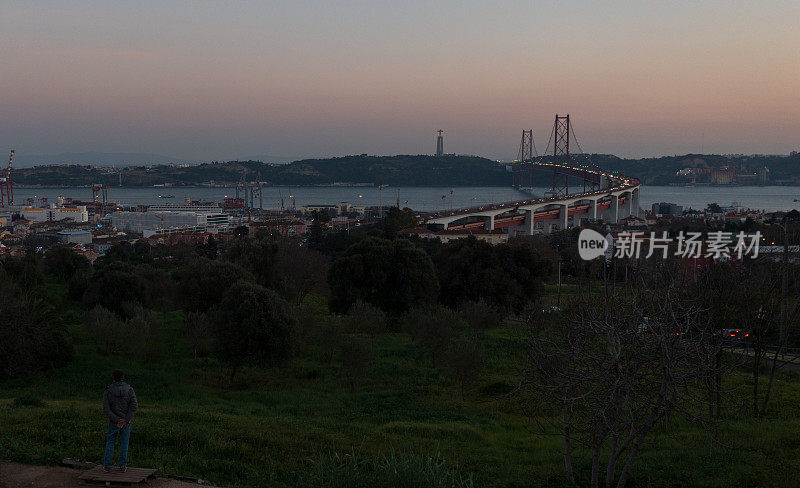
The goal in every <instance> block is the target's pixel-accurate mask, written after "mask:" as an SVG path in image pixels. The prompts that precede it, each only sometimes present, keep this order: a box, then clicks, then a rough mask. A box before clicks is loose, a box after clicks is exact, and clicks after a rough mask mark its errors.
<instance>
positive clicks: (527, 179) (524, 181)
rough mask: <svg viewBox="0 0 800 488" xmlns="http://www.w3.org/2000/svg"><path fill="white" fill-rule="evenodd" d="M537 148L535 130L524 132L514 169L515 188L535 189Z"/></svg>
mask: <svg viewBox="0 0 800 488" xmlns="http://www.w3.org/2000/svg"><path fill="white" fill-rule="evenodd" d="M535 153H536V146H535V145H534V143H533V129H531V130H523V131H522V140H521V141H520V143H519V153H517V160H516V161H515V164H514V166H513V168H512V170H513V171H512V178H513V186H514V187H516V188H533V165H532V163H533V158H534V155H535Z"/></svg>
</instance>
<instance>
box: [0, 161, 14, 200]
mask: <svg viewBox="0 0 800 488" xmlns="http://www.w3.org/2000/svg"><path fill="white" fill-rule="evenodd" d="M13 163H14V150H13V149H12V150H11V156H9V157H8V166H7V167H6V169H5V171H3V173H2V175H0V207H5V206H6V205H13V204H14V183H13V182H12V181H11V165H12V164H13Z"/></svg>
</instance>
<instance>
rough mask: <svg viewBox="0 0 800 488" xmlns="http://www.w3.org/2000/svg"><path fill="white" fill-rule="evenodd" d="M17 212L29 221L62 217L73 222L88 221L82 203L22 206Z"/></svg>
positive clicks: (59, 218)
mask: <svg viewBox="0 0 800 488" xmlns="http://www.w3.org/2000/svg"><path fill="white" fill-rule="evenodd" d="M19 213H20V216H21V217H22V218H23V219H25V220H29V221H31V222H47V221H59V220H63V219H71V220H73V221H75V222H88V221H89V212H88V211H87V210H86V206H84V205H82V206H78V207H59V206H57V205H56V204H55V203H53V204H51V205H50V207H23V208H21V209H20V211H19Z"/></svg>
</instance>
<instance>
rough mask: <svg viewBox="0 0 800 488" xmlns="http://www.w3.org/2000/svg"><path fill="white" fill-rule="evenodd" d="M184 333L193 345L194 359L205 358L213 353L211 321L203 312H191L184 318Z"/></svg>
mask: <svg viewBox="0 0 800 488" xmlns="http://www.w3.org/2000/svg"><path fill="white" fill-rule="evenodd" d="M183 332H184V334H186V338H187V339H188V340H189V343H190V344H191V345H192V355H193V356H194V357H196V358H197V357H204V356H207V355H208V353H209V352H211V321H210V320H209V319H208V315H206V314H204V313H202V312H189V313H188V314H186V316H185V317H184V318H183Z"/></svg>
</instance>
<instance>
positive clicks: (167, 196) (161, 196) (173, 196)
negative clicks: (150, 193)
mask: <svg viewBox="0 0 800 488" xmlns="http://www.w3.org/2000/svg"><path fill="white" fill-rule="evenodd" d="M158 198H175V195H159V196H158Z"/></svg>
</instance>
